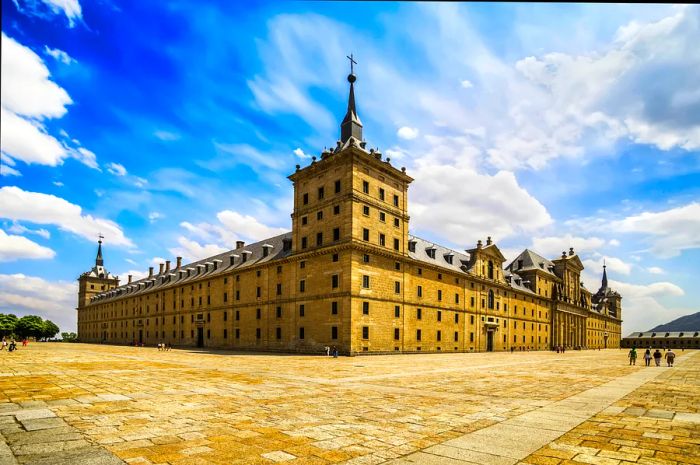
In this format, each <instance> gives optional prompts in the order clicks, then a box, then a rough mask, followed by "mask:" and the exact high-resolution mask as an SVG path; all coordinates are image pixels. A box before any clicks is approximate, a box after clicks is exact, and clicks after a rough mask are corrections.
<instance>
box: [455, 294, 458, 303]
mask: <svg viewBox="0 0 700 465" xmlns="http://www.w3.org/2000/svg"><path fill="white" fill-rule="evenodd" d="M455 303H456V304H458V303H459V294H457V293H455Z"/></svg>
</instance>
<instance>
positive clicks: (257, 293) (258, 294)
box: [255, 286, 262, 298]
mask: <svg viewBox="0 0 700 465" xmlns="http://www.w3.org/2000/svg"><path fill="white" fill-rule="evenodd" d="M261 293H262V290H261V289H260V286H258V287H256V288H255V296H256V297H258V298H259V297H260V295H261Z"/></svg>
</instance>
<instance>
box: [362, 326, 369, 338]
mask: <svg viewBox="0 0 700 465" xmlns="http://www.w3.org/2000/svg"><path fill="white" fill-rule="evenodd" d="M362 339H369V326H363V327H362Z"/></svg>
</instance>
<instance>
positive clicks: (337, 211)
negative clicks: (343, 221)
mask: <svg viewBox="0 0 700 465" xmlns="http://www.w3.org/2000/svg"><path fill="white" fill-rule="evenodd" d="M333 214H334V215H340V205H333Z"/></svg>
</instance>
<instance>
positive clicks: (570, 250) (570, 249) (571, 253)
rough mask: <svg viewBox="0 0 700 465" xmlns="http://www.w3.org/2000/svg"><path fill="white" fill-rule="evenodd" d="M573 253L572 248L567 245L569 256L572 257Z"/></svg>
mask: <svg viewBox="0 0 700 465" xmlns="http://www.w3.org/2000/svg"><path fill="white" fill-rule="evenodd" d="M573 255H574V248H573V247H569V257H572V256H573Z"/></svg>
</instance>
